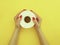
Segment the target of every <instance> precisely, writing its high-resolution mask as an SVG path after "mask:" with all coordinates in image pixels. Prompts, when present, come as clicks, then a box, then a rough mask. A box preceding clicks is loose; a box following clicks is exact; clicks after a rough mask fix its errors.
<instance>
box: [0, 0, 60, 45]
mask: <svg viewBox="0 0 60 45" xmlns="http://www.w3.org/2000/svg"><path fill="white" fill-rule="evenodd" d="M22 9H28V10H31V9H32V10H33V11H35V12H36V13H37V14H39V16H40V17H41V18H42V24H41V29H42V31H43V34H44V35H45V37H46V39H47V41H48V43H49V44H50V45H60V0H0V45H8V42H9V40H10V39H11V36H12V34H13V32H14V19H13V18H14V16H15V15H16V14H17V13H18V12H20V11H21V10H22ZM18 45H39V41H38V37H37V34H36V32H35V30H34V29H33V28H31V29H23V30H21V33H20V36H19V42H18Z"/></svg>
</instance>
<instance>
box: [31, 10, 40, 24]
mask: <svg viewBox="0 0 60 45" xmlns="http://www.w3.org/2000/svg"><path fill="white" fill-rule="evenodd" d="M30 11H31V12H33V13H34V14H35V16H36V20H37V22H38V23H39V22H40V16H39V15H38V14H37V13H35V12H34V11H33V10H30Z"/></svg>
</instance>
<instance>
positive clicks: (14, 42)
mask: <svg viewBox="0 0 60 45" xmlns="http://www.w3.org/2000/svg"><path fill="white" fill-rule="evenodd" d="M19 31H20V30H19V29H18V28H17V27H15V30H14V33H13V35H12V38H11V40H10V42H9V45H17V40H18V36H19Z"/></svg>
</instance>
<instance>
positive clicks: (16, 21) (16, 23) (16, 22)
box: [14, 9, 26, 29]
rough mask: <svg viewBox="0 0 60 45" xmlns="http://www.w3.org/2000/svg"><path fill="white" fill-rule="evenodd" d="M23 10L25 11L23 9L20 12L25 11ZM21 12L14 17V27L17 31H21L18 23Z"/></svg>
mask: <svg viewBox="0 0 60 45" xmlns="http://www.w3.org/2000/svg"><path fill="white" fill-rule="evenodd" d="M25 10H26V9H23V10H22V11H21V12H23V11H25ZM21 12H19V13H18V14H17V15H16V16H15V17H14V21H15V27H16V28H18V29H21V26H20V21H21V19H22V15H20V13H21ZM19 15H20V17H19Z"/></svg>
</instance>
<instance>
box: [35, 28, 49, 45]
mask: <svg viewBox="0 0 60 45" xmlns="http://www.w3.org/2000/svg"><path fill="white" fill-rule="evenodd" d="M36 32H37V35H38V37H39V41H40V44H41V45H48V43H47V40H46V39H45V37H44V35H43V33H42V31H41V30H40V29H39V28H38V29H36Z"/></svg>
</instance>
